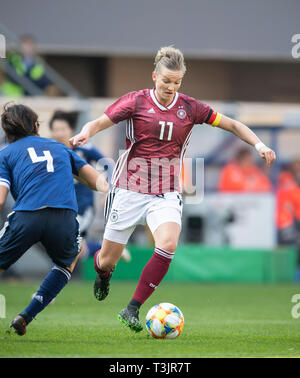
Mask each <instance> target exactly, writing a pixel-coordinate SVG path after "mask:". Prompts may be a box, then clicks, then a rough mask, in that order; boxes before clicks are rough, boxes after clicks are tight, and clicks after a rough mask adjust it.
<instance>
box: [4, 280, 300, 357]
mask: <svg viewBox="0 0 300 378" xmlns="http://www.w3.org/2000/svg"><path fill="white" fill-rule="evenodd" d="M38 286H39V283H22V284H9V283H3V282H0V294H3V295H5V297H6V318H4V319H3V318H2V319H0V357H115V358H118V357H119V358H121V357H134V358H135V357H154V358H158V357H174V358H179V357H190V358H193V357H299V356H300V318H299V319H294V318H293V317H292V315H291V310H292V307H293V306H294V305H295V304H294V303H292V302H291V299H292V296H293V295H294V294H298V293H300V285H297V284H269V285H260V284H252V285H250V284H249V285H245V284H241V285H233V284H206V283H205V284H200V283H199V284H198V283H188V284H179V283H176V284H170V283H165V284H164V283H162V284H161V286H160V287H159V288H158V289H157V291H156V292H155V293H154V294H153V296H152V297H151V298H150V299H149V300H148V302H146V304H145V305H144V306H143V307H142V309H141V313H140V318H141V319H142V320H144V318H145V315H146V313H147V311H148V309H149V308H150V307H151V306H152V305H154V304H156V303H159V302H171V303H173V304H176V305H177V306H178V307H179V308H180V309H181V310H182V312H183V314H184V317H185V327H184V329H183V332H182V334H181V335H180V336H179V337H178V338H177V339H175V340H157V339H153V338H151V337H150V336H148V333H147V331H146V330H143V331H142V332H140V333H134V332H132V331H130V330H129V329H127V328H126V327H124V326H123V325H122V324H121V323H120V322H119V320H118V319H117V315H118V312H119V311H120V310H121V309H122V308H123V307H125V306H126V304H127V302H128V300H129V299H130V297H131V295H132V293H133V291H134V289H135V286H136V283H134V282H120V281H112V285H111V292H110V295H109V297H108V298H107V299H106V300H105V301H103V302H97V301H96V300H95V299H94V297H93V289H92V287H93V282H89V283H88V282H84V283H82V282H76V281H75V280H74V281H73V282H72V281H71V282H70V283H69V284H68V286H67V287H66V288H65V289H64V290H63V291H62V293H61V294H60V295H59V296H58V297H57V299H56V302H55V303H54V304H53V305H51V306H48V308H46V309H45V310H44V311H43V312H42V313H40V314H39V315H38V316H37V318H36V320H34V321H33V322H32V323H31V324H30V326H29V327H28V330H27V334H26V335H25V336H22V337H20V336H17V335H16V334H10V335H7V334H6V330H7V328H8V325H9V323H10V321H11V320H12V319H13V318H14V316H15V315H16V314H17V313H19V312H20V311H21V310H23V309H24V308H25V306H26V305H27V304H28V303H29V301H30V298H31V295H32V293H33V292H35V291H36V290H37V288H38Z"/></svg>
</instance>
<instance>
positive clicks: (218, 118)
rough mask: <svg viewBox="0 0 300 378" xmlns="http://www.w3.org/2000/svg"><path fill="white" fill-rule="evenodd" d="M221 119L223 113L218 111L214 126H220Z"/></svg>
mask: <svg viewBox="0 0 300 378" xmlns="http://www.w3.org/2000/svg"><path fill="white" fill-rule="evenodd" d="M220 121H221V114H220V113H217V116H216V119H215V120H214V121H213V123H212V126H218V124H219V123H220Z"/></svg>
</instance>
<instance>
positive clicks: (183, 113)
mask: <svg viewBox="0 0 300 378" xmlns="http://www.w3.org/2000/svg"><path fill="white" fill-rule="evenodd" d="M177 117H178V118H180V119H184V118H185V117H186V111H185V110H184V109H178V110H177Z"/></svg>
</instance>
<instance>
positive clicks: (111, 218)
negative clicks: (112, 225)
mask: <svg viewBox="0 0 300 378" xmlns="http://www.w3.org/2000/svg"><path fill="white" fill-rule="evenodd" d="M118 218H119V216H118V213H116V212H115V211H114V212H112V213H111V216H110V220H111V221H112V222H116V221H117V220H118Z"/></svg>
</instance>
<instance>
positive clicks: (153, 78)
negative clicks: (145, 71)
mask: <svg viewBox="0 0 300 378" xmlns="http://www.w3.org/2000/svg"><path fill="white" fill-rule="evenodd" d="M152 80H153V81H154V83H155V82H156V80H157V75H156V72H155V71H153V72H152Z"/></svg>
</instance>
